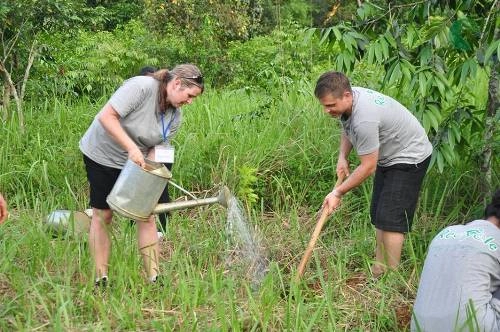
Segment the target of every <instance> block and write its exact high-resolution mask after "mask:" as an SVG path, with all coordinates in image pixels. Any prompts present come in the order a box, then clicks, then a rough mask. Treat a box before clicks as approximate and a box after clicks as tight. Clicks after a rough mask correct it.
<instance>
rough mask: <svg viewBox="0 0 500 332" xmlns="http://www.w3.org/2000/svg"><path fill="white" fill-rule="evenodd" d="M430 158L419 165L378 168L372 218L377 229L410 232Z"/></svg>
mask: <svg viewBox="0 0 500 332" xmlns="http://www.w3.org/2000/svg"><path fill="white" fill-rule="evenodd" d="M430 160H431V157H428V158H427V159H425V160H424V161H422V162H421V163H419V164H416V165H414V164H396V165H391V166H387V167H380V166H378V167H377V170H376V172H375V180H374V183H373V195H372V204H371V208H370V216H371V221H372V224H373V225H375V228H377V229H380V230H383V231H389V232H400V233H407V232H409V231H410V230H411V225H412V222H413V215H414V214H415V208H416V207H417V201H418V195H419V192H420V187H421V186H422V182H423V179H424V176H425V173H426V172H427V168H428V167H429V163H430Z"/></svg>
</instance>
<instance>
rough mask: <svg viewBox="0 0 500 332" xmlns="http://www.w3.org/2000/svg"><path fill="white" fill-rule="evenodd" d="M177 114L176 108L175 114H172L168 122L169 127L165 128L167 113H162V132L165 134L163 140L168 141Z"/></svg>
mask: <svg viewBox="0 0 500 332" xmlns="http://www.w3.org/2000/svg"><path fill="white" fill-rule="evenodd" d="M176 115H177V112H176V110H174V114H173V115H172V118H171V119H170V121H169V122H168V125H167V128H165V120H164V118H165V113H161V133H162V135H163V142H167V136H168V133H169V132H170V126H171V125H172V122H174V119H175V116H176Z"/></svg>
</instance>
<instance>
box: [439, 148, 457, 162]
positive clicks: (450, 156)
mask: <svg viewBox="0 0 500 332" xmlns="http://www.w3.org/2000/svg"><path fill="white" fill-rule="evenodd" d="M440 151H441V152H442V155H443V157H444V160H445V161H446V163H447V164H448V165H453V164H454V163H455V153H454V152H453V151H452V150H451V148H450V146H449V145H446V144H445V145H441V149H440Z"/></svg>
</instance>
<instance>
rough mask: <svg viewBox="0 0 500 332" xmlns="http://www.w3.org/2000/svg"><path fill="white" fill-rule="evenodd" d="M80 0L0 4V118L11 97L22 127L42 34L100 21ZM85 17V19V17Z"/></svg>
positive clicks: (15, 0)
mask: <svg viewBox="0 0 500 332" xmlns="http://www.w3.org/2000/svg"><path fill="white" fill-rule="evenodd" d="M94 13H96V11H95V10H92V9H89V8H87V7H85V2H84V1H83V0H5V1H2V2H1V3H0V22H1V26H0V73H1V76H2V79H3V89H2V90H3V101H2V108H3V112H2V113H3V114H2V117H3V119H4V120H6V119H7V118H8V117H9V116H10V115H11V114H10V113H9V104H10V100H11V98H13V99H14V101H15V103H16V110H17V117H18V120H19V127H20V129H21V130H22V131H23V130H24V116H23V100H24V94H25V89H26V84H27V82H28V79H29V76H30V71H31V69H32V66H33V64H34V63H35V60H36V58H37V56H38V55H39V54H40V52H41V51H42V50H43V48H44V45H42V44H41V43H40V37H41V36H42V35H43V34H50V33H54V32H56V31H71V30H76V29H78V28H79V27H80V26H82V25H84V24H85V25H88V23H92V22H95V21H96V20H98V21H102V19H101V18H102V16H100V15H95V18H91V17H92V16H93V15H94ZM85 17H86V18H88V20H87V21H85V20H84V18H85Z"/></svg>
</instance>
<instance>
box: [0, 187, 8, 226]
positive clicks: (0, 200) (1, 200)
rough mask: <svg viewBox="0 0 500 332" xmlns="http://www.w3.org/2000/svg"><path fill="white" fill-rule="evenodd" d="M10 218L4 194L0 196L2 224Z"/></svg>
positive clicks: (0, 218)
mask: <svg viewBox="0 0 500 332" xmlns="http://www.w3.org/2000/svg"><path fill="white" fill-rule="evenodd" d="M8 216H9V212H7V202H6V201H5V199H4V198H3V196H2V194H0V224H1V223H3V222H4V221H5V220H7V217H8Z"/></svg>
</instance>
